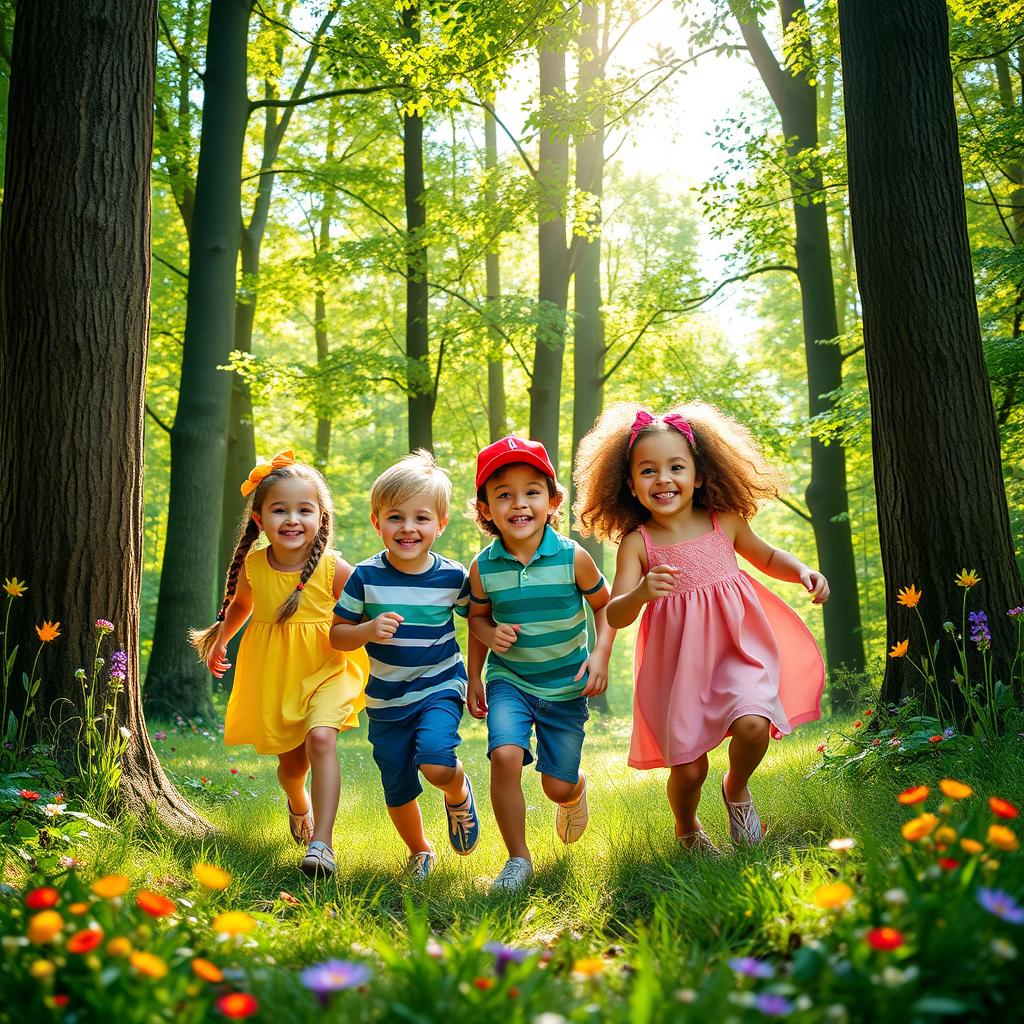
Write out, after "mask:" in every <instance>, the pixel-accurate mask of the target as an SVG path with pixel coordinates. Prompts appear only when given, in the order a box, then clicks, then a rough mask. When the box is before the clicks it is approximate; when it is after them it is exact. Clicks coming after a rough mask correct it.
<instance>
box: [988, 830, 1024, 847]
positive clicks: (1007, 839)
mask: <svg viewBox="0 0 1024 1024" xmlns="http://www.w3.org/2000/svg"><path fill="white" fill-rule="evenodd" d="M986 838H987V839H988V843H989V846H994V847H995V848H996V849H997V850H1004V851H1005V852H1007V853H1013V851H1014V850H1016V849H1018V848H1019V846H1020V843H1019V842H1018V841H1017V835H1016V833H1015V832H1014V831H1013V829H1009V828H1007V827H1006V826H1005V825H989V827H988V835H987V836H986Z"/></svg>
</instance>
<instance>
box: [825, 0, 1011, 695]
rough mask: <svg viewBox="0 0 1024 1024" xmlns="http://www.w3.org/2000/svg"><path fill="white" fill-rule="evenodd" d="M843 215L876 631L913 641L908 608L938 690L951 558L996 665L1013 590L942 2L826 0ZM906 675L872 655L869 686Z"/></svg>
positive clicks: (946, 687) (902, 686)
mask: <svg viewBox="0 0 1024 1024" xmlns="http://www.w3.org/2000/svg"><path fill="white" fill-rule="evenodd" d="M839 30H840V39H841V42H842V51H843V79H844V83H845V90H844V98H845V107H846V130H847V159H848V162H849V180H850V212H851V220H852V227H853V241H854V252H855V254H856V261H857V277H858V282H859V286H860V294H861V299H862V304H863V318H864V354H865V360H866V363H867V375H868V388H869V392H870V397H871V419H872V447H873V454H874V471H875V487H876V491H877V495H878V527H879V537H880V541H881V555H882V567H883V570H884V572H885V579H886V614H887V619H888V639H889V643H890V644H895V643H897V642H899V641H901V640H904V639H906V638H907V637H909V638H910V640H911V648H910V655H908V657H910V656H915V655H916V656H920V655H921V654H922V653H923V644H922V641H921V639H920V635H919V631H918V626H917V622H916V616H914V614H913V613H912V612H910V611H908V610H907V609H905V608H902V607H900V606H899V605H898V604H897V602H896V590H897V588H898V587H901V586H904V585H906V584H909V583H914V584H916V585H917V586H918V587H919V588H920V589H921V590H922V591H923V593H924V596H923V597H922V599H921V601H920V604H919V605H918V611H919V612H920V613H921V615H922V616H923V618H924V621H925V624H926V626H927V628H928V632H929V635H930V637H931V639H932V640H933V641H934V640H935V639H938V638H943V643H944V645H945V646H940V649H939V666H938V684H939V686H940V688H941V689H942V690H943V691H945V692H947V693H949V692H950V688H951V687H950V678H951V675H952V668H953V664H952V660H951V658H950V656H949V651H950V647H949V645H948V642H947V640H948V638H945V637H944V633H943V629H942V623H943V622H944V621H945V620H952V621H954V622H959V619H960V591H958V590H957V589H956V588H955V587H954V586H953V583H952V580H953V575H954V574H955V573H956V572H957V570H959V569H960V568H961V567H963V566H967V567H968V568H972V567H973V568H977V569H978V571H979V574H980V576H981V578H982V583H981V585H980V586H979V587H978V588H977V589H976V590H975V591H973V592H972V595H971V596H972V599H973V600H972V601H971V604H972V605H973V606H975V607H977V606H978V605H980V606H981V607H983V608H984V609H985V610H987V612H988V614H989V618H990V623H991V629H992V638H993V655H994V657H995V660H996V675H997V677H1001V678H1003V679H1004V680H1006V679H1008V668H1009V661H1010V657H1011V656H1012V651H1013V649H1014V637H1013V634H1012V629H1011V623H1010V622H1009V620H1008V619H1007V616H1006V611H1007V609H1008V608H1011V607H1014V606H1017V605H1020V604H1021V603H1022V600H1021V598H1022V588H1021V582H1020V578H1019V576H1018V574H1017V566H1016V563H1015V561H1014V551H1013V538H1012V537H1011V534H1010V524H1009V516H1008V514H1007V507H1006V496H1005V492H1004V489H1003V477H1002V469H1001V466H1000V459H999V440H998V435H997V433H996V426H995V419H994V417H993V410H992V399H991V394H990V391H989V384H988V376H987V374H986V371H985V363H984V360H983V358H982V349H981V334H980V329H979V326H978V311H977V305H976V303H975V295H974V279H973V276H972V272H971V260H970V249H969V244H968V237H967V219H966V212H965V208H964V193H963V176H962V169H961V165H960V152H959V149H958V145H957V132H956V119H955V112H954V107H953V92H952V76H951V73H950V66H949V47H948V25H947V19H946V7H945V4H944V3H943V2H942V0H917V2H916V3H913V4H894V3H891V2H889V0H840V3H839ZM916 688H918V687H917V685H916V681H915V674H914V672H913V670H912V668H911V666H909V665H907V663H906V660H905V659H888V660H887V663H886V674H885V680H884V683H883V687H882V695H883V698H885V699H888V700H892V699H894V698H896V697H898V696H899V695H900V694H901V693H902V692H904V691H905V690H909V689H916Z"/></svg>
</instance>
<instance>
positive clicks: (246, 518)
mask: <svg viewBox="0 0 1024 1024" xmlns="http://www.w3.org/2000/svg"><path fill="white" fill-rule="evenodd" d="M289 477H294V478H298V479H300V480H306V481H308V482H309V483H311V484H312V485H313V489H314V490H315V491H316V497H317V504H318V505H319V506H320V523H319V526H318V528H317V532H316V536H315V537H314V538H313V543H312V544H311V545H310V548H309V557H308V558H307V559H306V563H305V565H303V567H302V571H301V572H300V573H299V582H298V584H297V585H296V587H295V589H294V590H293V591H292V592H291V593H290V594H289V595H288V596H287V597H286V598H285V599H284V601H283V602H282V603H281V607H280V608H278V610H277V618H276V620H275V621H276V622H278V623H283V622H287V621H288V619H290V618H291V617H292V616H293V615H294V614H295V612H296V611H297V609H298V607H299V602H300V601H301V599H302V591H303V590H304V589H305V587H306V582H307V581H308V580H309V578H310V576H312V575H313V572H314V571H315V570H316V567H317V566H318V565H319V564H320V559H321V558H322V557H323V554H324V552H325V551H326V550H327V549H328V548H329V547H330V543H331V533H332V527H333V523H334V506H333V503H332V501H331V492H330V491H329V490H328V489H327V483H326V481H325V480H324V478H323V476H321V475H320V473H319V472H318V471H317V470H315V469H314V468H313V467H312V466H306V465H304V464H302V463H300V462H296V463H293V464H290V465H287V466H281V467H280V468H279V469H275V470H273V471H272V472H271V473H268V474H267V475H266V476H265V477H264V478H263V479H262V480H261V481H260V482H259V485H258V486H257V488H256V490H254V491H253V492H252V494H251V495H250V496H249V501H248V503H247V504H246V506H245V513H244V515H243V516H242V521H241V523H240V524H239V529H238V541H237V543H236V544H235V553H234V554H233V555H232V556H231V563H230V564H229V565H228V571H227V578H226V580H225V583H224V600H223V601H221V605H220V609H219V611H218V612H217V619H216V621H215V622H214V623H212V625H209V626H207V627H206V628H205V629H190V630H189V631H188V639H189V643H191V644H192V646H193V647H194V648H195V649H196V653H197V654H198V655H199V659H200V660H201V661H204V662H205V661H206V660H207V658H208V657H209V656H210V653H211V652H212V651H213V649H214V647H216V646H217V643H218V641H219V640H220V633H221V623H222V622H223V621H224V616H225V614H226V613H227V610H228V606H229V605H230V604H231V600H232V598H234V596H235V589H236V588H237V586H238V574H239V572H241V570H242V565H243V564H244V562H245V556H246V555H248V553H249V550H250V549H251V548H252V546H253V544H255V543H256V541H257V539H258V538H259V535H260V528H259V527H258V526H257V525H256V520H255V519H254V518H253V513H254V512H255V513H256V514H257V515H258V514H259V513H260V512H261V511H262V508H263V501H264V499H265V498H266V495H267V492H268V491H269V490H270V488H271V487H272V486H273V485H274V484H275V483H277V482H278V481H280V480H285V479H287V478H289Z"/></svg>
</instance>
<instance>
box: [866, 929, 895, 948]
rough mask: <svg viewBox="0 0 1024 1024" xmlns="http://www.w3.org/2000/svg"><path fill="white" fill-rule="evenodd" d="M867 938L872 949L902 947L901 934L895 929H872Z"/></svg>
mask: <svg viewBox="0 0 1024 1024" xmlns="http://www.w3.org/2000/svg"><path fill="white" fill-rule="evenodd" d="M867 938H868V945H869V946H870V947H871V948H872V949H899V948H900V946H902V945H903V932H901V931H899V930H897V929H896V928H888V927H886V928H872V929H871V931H869V932H868V936H867Z"/></svg>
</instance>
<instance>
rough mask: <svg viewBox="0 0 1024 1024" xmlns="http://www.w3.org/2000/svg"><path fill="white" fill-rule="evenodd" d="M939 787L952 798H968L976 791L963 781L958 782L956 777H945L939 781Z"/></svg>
mask: <svg viewBox="0 0 1024 1024" xmlns="http://www.w3.org/2000/svg"><path fill="white" fill-rule="evenodd" d="M939 789H941V790H942V792H943V793H944V794H945V795H946V796H948V797H949V799H950V800H966V799H967V798H968V797H969V796H971V795H972V794H973V793H974V790H973V789H971V787H970V786H967V785H965V784H964V783H963V782H957V781H956V779H943V780H942V781H941V782H940V783H939Z"/></svg>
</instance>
